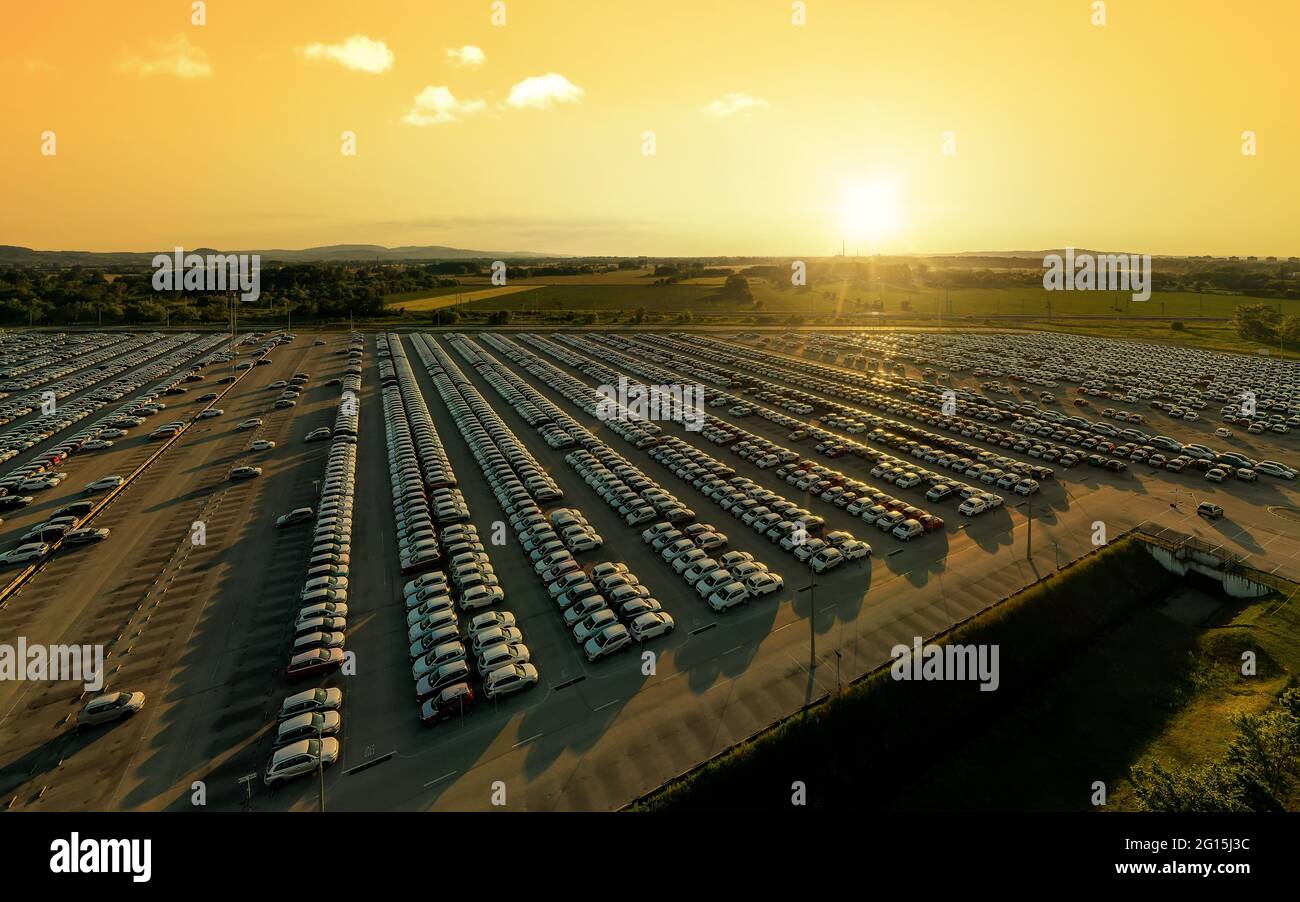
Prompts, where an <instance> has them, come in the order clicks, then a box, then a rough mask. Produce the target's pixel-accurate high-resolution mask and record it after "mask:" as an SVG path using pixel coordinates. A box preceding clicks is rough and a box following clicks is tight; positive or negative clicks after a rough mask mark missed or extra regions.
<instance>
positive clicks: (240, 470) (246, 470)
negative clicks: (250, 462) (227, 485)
mask: <svg viewBox="0 0 1300 902" xmlns="http://www.w3.org/2000/svg"><path fill="white" fill-rule="evenodd" d="M261 475H262V468H261V467H235V469H233V470H231V471H230V478H231V479H256V478H257V477H258V476H261Z"/></svg>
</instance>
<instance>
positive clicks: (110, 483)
mask: <svg viewBox="0 0 1300 902" xmlns="http://www.w3.org/2000/svg"><path fill="white" fill-rule="evenodd" d="M124 482H126V480H125V479H124V478H122V477H121V476H105V477H104V478H103V479H96V480H95V481H94V482H92V483H90V484H89V485H87V486H86V488H85V489H84V491H85V493H86V494H87V495H93V494H94V493H95V492H103V491H105V490H107V489H115V488H117V487H118V486H120V485H121V484H122V483H124Z"/></svg>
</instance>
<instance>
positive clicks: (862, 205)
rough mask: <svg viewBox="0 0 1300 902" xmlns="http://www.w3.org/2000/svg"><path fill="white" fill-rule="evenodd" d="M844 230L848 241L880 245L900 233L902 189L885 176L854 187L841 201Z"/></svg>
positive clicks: (841, 221)
mask: <svg viewBox="0 0 1300 902" xmlns="http://www.w3.org/2000/svg"><path fill="white" fill-rule="evenodd" d="M841 205H842V206H841V211H840V227H841V231H842V232H843V237H844V239H845V240H847V241H870V242H877V241H880V240H881V239H882V238H887V237H891V236H892V235H893V234H894V233H895V232H896V231H897V230H898V219H899V217H898V187H897V184H896V182H895V181H894V180H893V179H889V178H886V177H883V176H880V177H877V178H874V179H872V180H870V181H867V182H860V183H856V184H854V185H852V186H850V187H849V188H848V189H847V190H845V192H844V196H843V199H842V201H841Z"/></svg>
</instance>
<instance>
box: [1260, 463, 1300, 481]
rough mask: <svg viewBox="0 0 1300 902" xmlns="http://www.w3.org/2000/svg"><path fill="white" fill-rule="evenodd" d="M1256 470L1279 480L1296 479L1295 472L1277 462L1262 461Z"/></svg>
mask: <svg viewBox="0 0 1300 902" xmlns="http://www.w3.org/2000/svg"><path fill="white" fill-rule="evenodd" d="M1255 469H1256V470H1258V471H1259V472H1261V473H1266V474H1268V475H1269V476H1276V477H1278V478H1279V479H1295V478H1296V471H1295V470H1293V469H1291V468H1290V467H1288V466H1286V465H1285V464H1280V463H1278V462H1277V461H1275V460H1261V461H1260V462H1259V463H1257V464H1255Z"/></svg>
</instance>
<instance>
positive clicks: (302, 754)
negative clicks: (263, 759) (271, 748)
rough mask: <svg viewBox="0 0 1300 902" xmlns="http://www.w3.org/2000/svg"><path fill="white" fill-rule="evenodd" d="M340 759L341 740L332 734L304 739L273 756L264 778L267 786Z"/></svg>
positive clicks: (307, 772) (310, 771) (308, 772)
mask: <svg viewBox="0 0 1300 902" xmlns="http://www.w3.org/2000/svg"><path fill="white" fill-rule="evenodd" d="M338 759H339V741H338V740H337V739H335V738H334V737H332V736H326V737H325V738H324V739H304V740H302V741H301V742H295V743H294V744H293V745H286V746H285V747H284V748H282V749H280V750H279V751H277V752H276V753H275V754H274V755H272V756H271V761H270V763H269V764H268V765H267V766H266V774H265V776H264V777H263V778H262V779H263V780H264V782H265V783H266V785H267V786H274V785H276V784H277V783H281V782H283V781H285V780H290V779H293V778H294V777H301V776H303V775H304V774H310V773H312V772H314V771H315V770H316V768H317V767H324V766H327V765H330V764H333V763H334V762H335V761H337V760H338Z"/></svg>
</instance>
